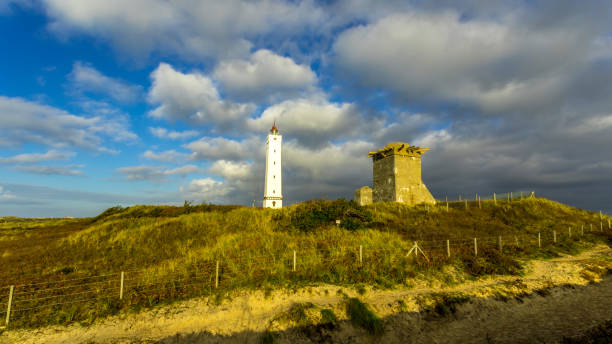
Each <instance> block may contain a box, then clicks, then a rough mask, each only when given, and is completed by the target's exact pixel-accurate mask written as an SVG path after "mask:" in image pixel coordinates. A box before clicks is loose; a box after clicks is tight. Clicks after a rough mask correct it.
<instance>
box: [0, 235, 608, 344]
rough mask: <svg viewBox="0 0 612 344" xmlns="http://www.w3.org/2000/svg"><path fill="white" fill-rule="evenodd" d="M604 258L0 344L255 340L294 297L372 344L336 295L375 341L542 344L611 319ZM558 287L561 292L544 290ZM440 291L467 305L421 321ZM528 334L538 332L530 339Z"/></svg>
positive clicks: (315, 290)
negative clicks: (360, 309)
mask: <svg viewBox="0 0 612 344" xmlns="http://www.w3.org/2000/svg"><path fill="white" fill-rule="evenodd" d="M610 257H612V250H611V249H610V248H609V247H607V246H604V245H601V246H597V247H595V248H593V249H591V250H588V251H585V252H583V253H582V254H580V255H579V256H565V257H560V258H556V259H552V260H536V261H531V262H529V263H528V265H527V273H526V275H525V276H522V277H510V276H508V277H506V276H504V277H492V278H484V279H480V280H477V281H464V282H463V283H460V284H457V285H455V286H452V287H443V286H439V285H435V283H434V284H433V285H432V283H431V282H429V283H428V282H424V281H421V282H418V283H417V284H416V285H415V287H414V288H411V289H399V290H368V291H367V293H366V294H365V295H358V294H357V292H356V291H354V290H351V289H347V288H341V287H338V286H331V285H323V286H318V287H312V288H304V289H302V290H299V291H297V292H293V291H276V292H273V293H272V294H271V295H267V296H266V295H265V294H264V292H263V291H250V292H241V293H237V294H235V295H233V296H232V299H231V301H226V302H223V303H222V304H220V305H215V304H214V303H213V302H212V301H211V300H209V299H207V298H200V299H192V300H188V301H185V302H180V303H176V304H173V305H170V306H165V307H162V308H158V309H154V310H150V311H146V312H142V313H139V314H124V315H120V316H115V317H109V318H107V319H105V320H102V321H100V322H98V323H96V324H94V325H91V326H89V327H82V326H80V325H71V326H68V327H59V326H53V327H46V328H41V329H37V330H13V331H8V332H5V333H3V334H2V335H0V343H151V342H160V341H161V342H165V343H166V342H167V343H220V342H223V343H226V342H227V343H251V342H252V343H257V342H258V341H259V337H260V335H261V333H263V332H264V331H266V330H269V329H270V328H271V324H272V320H273V319H274V317H275V316H277V315H278V314H279V313H281V312H283V311H286V310H287V309H289V307H290V306H291V305H292V304H294V303H304V302H310V303H313V304H314V305H316V306H319V307H326V308H330V309H332V310H333V311H334V313H335V314H336V315H338V318H339V320H340V323H339V325H338V326H337V327H336V329H334V331H332V332H330V333H327V332H326V333H325V335H324V336H323V337H324V339H325V340H323V341H329V342H340V343H367V342H372V341H374V342H376V341H378V340H376V339H374V338H370V337H369V336H367V335H366V334H365V332H363V330H360V329H355V328H353V327H352V326H351V325H350V324H349V323H348V322H346V321H345V320H346V318H347V317H346V314H345V313H344V307H343V306H342V305H343V301H344V299H345V298H346V296H351V297H353V296H358V297H360V298H361V299H362V300H363V301H364V302H366V303H368V304H369V305H370V306H371V307H372V308H373V309H374V311H375V312H376V313H377V314H378V315H379V316H380V317H383V318H384V319H385V323H386V324H387V331H386V332H385V334H384V335H383V338H380V342H385V343H386V342H389V343H393V342H397V343H406V342H414V343H436V342H440V343H441V342H444V343H446V342H456V343H461V342H466V341H467V342H483V343H486V342H493V343H498V342H499V343H504V342H513V343H514V342H526V343H527V342H548V340H549V339H550V338H560V336H562V335H574V334H575V333H574V332H575V331H573V330H572V329H571V328H568V326H570V325H568V324H574V325H575V326H574V327H575V328H576V329H577V330H585V329H586V328H587V327H590V326H594V325H597V324H598V323H601V322H603V321H605V320H607V319H612V311H610V309H612V278H610V277H603V279H602V276H600V275H601V273H598V271H600V270H598V269H592V268H591V267H592V265H593V264H600V265H601V264H603V265H606V268H607V269H611V270H612V264H611V263H610ZM604 271H605V269H604ZM449 273H450V272H449ZM592 282H596V283H592ZM590 283H591V284H590ZM563 285H567V286H571V288H568V287H557V288H554V287H555V286H563ZM572 288H574V289H572ZM339 290H342V292H339ZM542 290H552V292H551V295H549V296H546V297H541V296H534V297H525V295H526V294H533V293H534V292H541V291H542ZM440 292H445V293H448V292H460V293H462V294H464V295H468V296H470V297H471V301H470V302H469V303H468V304H465V305H463V306H461V307H460V308H459V311H458V312H457V313H456V314H455V315H453V316H451V317H446V318H434V319H429V318H426V317H425V316H424V315H423V314H422V311H423V309H422V307H421V306H419V302H417V299H418V298H422V297H424V296H427V295H428V294H431V293H440ZM517 295H521V301H516V300H514V297H515V296H517ZM508 299H511V300H510V301H507V300H508ZM500 300H505V301H500ZM538 319H539V320H538ZM536 325H537V326H539V327H534V326H536ZM274 326H275V327H274V328H273V329H274V330H275V331H278V333H280V336H279V338H278V341H279V342H292V343H301V342H304V343H307V342H310V339H309V338H308V337H304V335H303V333H301V332H299V331H298V332H295V330H293V329H291V328H290V325H287V326H286V327H283V326H280V327H279V325H278V324H275V325H274ZM294 332H295V333H294ZM324 332H325V330H324ZM533 333H540V334H541V336H543V337H544V338H536V337H535V336H534V334H533ZM509 334H514V337H512V336H509ZM318 335H322V334H321V333H319V334H318ZM517 336H518V337H517ZM323 337H322V338H323Z"/></svg>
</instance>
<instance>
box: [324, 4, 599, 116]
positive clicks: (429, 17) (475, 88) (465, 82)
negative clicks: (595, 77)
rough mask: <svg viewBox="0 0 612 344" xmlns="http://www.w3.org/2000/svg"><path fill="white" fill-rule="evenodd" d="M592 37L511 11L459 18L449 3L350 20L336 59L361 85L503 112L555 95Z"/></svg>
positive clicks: (401, 95)
mask: <svg viewBox="0 0 612 344" xmlns="http://www.w3.org/2000/svg"><path fill="white" fill-rule="evenodd" d="M509 18H512V17H509ZM590 44H591V43H590V42H589V40H588V39H585V37H584V35H583V33H582V32H580V31H579V30H575V31H572V30H571V29H569V30H560V29H557V30H545V29H542V30H539V31H533V30H530V29H529V28H528V27H526V26H520V23H517V22H515V21H513V20H512V19H508V18H503V20H502V21H498V22H495V21H490V20H483V19H474V20H462V19H461V17H460V15H459V14H458V13H457V12H453V11H447V12H443V13H419V12H409V13H403V14H396V15H392V16H388V17H385V18H383V19H381V20H380V21H378V22H376V23H372V24H369V25H364V26H358V27H355V28H351V29H349V30H347V31H345V32H343V33H342V34H340V36H339V37H338V39H337V41H336V43H335V45H334V49H333V50H334V52H335V54H336V66H337V67H338V68H339V69H340V70H342V71H343V72H345V73H347V75H350V76H351V77H352V78H355V79H356V80H357V83H358V84H359V85H362V86H366V87H371V88H375V89H382V90H387V91H391V92H392V93H393V94H394V95H395V96H396V97H397V98H401V99H404V100H407V101H423V100H429V101H452V102H459V103H461V104H470V105H476V106H478V107H480V108H482V109H483V110H484V111H486V112H498V111H508V110H512V111H517V110H520V109H528V108H533V107H539V106H543V105H545V104H548V103H550V102H552V101H553V100H554V99H555V97H557V96H559V94H561V92H562V91H563V90H564V87H565V85H566V84H567V82H568V79H569V78H570V75H571V72H573V71H574V70H576V66H577V65H580V64H582V63H583V62H584V60H585V59H586V57H584V56H583V54H582V51H583V50H586V48H587V47H588V46H589V45H590ZM568 71H569V72H568ZM568 73H569V74H568Z"/></svg>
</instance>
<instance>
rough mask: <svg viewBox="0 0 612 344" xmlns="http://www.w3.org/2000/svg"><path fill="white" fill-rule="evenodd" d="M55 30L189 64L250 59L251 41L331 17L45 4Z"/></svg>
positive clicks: (155, 2)
mask: <svg viewBox="0 0 612 344" xmlns="http://www.w3.org/2000/svg"><path fill="white" fill-rule="evenodd" d="M43 4H44V5H45V7H46V10H47V15H48V16H49V17H50V22H51V23H50V24H49V28H50V30H51V31H53V32H56V33H57V34H59V35H63V36H64V35H69V34H72V33H73V32H76V33H83V32H84V33H87V34H90V35H93V36H96V37H100V38H102V39H104V40H110V41H111V42H112V43H114V45H116V46H118V47H119V49H120V50H121V51H123V52H127V53H130V54H132V55H136V56H137V55H142V54H147V53H150V52H152V51H161V52H165V53H168V52H169V53H172V54H176V55H179V56H182V57H186V58H188V59H193V60H201V58H202V57H211V56H212V57H244V56H248V54H249V52H250V50H251V47H252V44H251V43H250V42H249V40H248V38H249V37H255V36H257V35H265V34H270V33H274V34H277V35H278V34H280V35H288V34H290V33H292V32H295V31H297V30H299V29H302V28H304V27H306V26H314V25H318V24H319V23H321V22H323V21H324V18H325V17H327V15H326V14H325V12H324V10H323V9H320V8H317V7H316V6H315V4H314V2H312V1H302V2H298V3H294V2H286V1H282V0H263V1H241V0H225V1H217V0H206V1H199V0H198V1H194V0H187V1H172V2H168V1H165V0H131V1H128V2H126V1H120V0H107V1H80V0H45V1H43Z"/></svg>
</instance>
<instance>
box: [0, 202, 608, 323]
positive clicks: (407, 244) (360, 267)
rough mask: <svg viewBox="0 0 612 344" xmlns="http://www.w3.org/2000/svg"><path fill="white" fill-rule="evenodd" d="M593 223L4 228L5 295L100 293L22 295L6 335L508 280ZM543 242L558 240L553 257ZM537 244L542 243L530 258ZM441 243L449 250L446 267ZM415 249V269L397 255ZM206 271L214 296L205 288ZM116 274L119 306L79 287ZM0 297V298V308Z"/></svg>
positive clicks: (190, 217)
mask: <svg viewBox="0 0 612 344" xmlns="http://www.w3.org/2000/svg"><path fill="white" fill-rule="evenodd" d="M336 220H340V222H339V223H337V221H336ZM599 220H600V219H599V215H598V214H595V213H593V212H588V211H584V210H580V209H576V208H572V207H569V206H565V205H562V204H559V203H556V202H552V201H549V200H545V199H523V200H518V201H513V202H506V201H504V202H502V201H498V202H497V205H495V204H494V203H493V201H483V202H482V204H481V207H479V206H478V203H477V202H471V203H468V207H467V209H466V207H465V203H463V202H461V203H459V202H456V203H451V204H450V205H449V209H448V211H447V207H446V204H445V203H444V202H442V203H441V204H438V205H437V206H431V205H429V206H427V205H420V206H416V207H409V206H405V205H403V204H400V203H376V204H373V205H370V206H366V207H362V206H359V205H357V204H356V203H355V202H352V201H350V202H349V201H345V200H336V201H323V200H317V201H310V202H305V203H300V204H296V205H293V206H290V207H286V208H283V209H281V210H271V209H261V208H249V207H240V206H219V205H211V204H202V205H192V204H190V203H189V202H185V204H184V205H183V206H178V207H173V206H133V207H127V208H123V207H114V208H110V209H107V210H106V211H104V212H103V213H101V214H100V215H98V216H97V217H94V218H87V219H31V220H30V219H19V218H3V219H2V220H0V259H1V262H2V264H1V265H0V280H1V281H4V285H5V286H6V285H9V284H13V285H17V286H18V287H17V290H18V291H19V290H20V289H19V288H22V289H23V288H25V287H21V286H24V285H30V284H32V283H40V284H37V286H38V287H37V288H38V289H41V290H42V289H44V288H49V287H52V286H53V285H52V284H51V283H55V285H61V283H63V282H58V281H72V280H78V279H80V278H82V279H83V280H82V281H83V283H86V282H87V283H90V284H91V285H96V284H95V283H100V285H104V286H106V287H107V289H104V288H102V287H100V295H110V296H108V297H100V298H99V299H97V300H94V301H91V302H90V303H86V304H83V303H73V304H62V305H57V306H53V307H45V308H40V309H35V310H32V311H30V312H31V313H27V314H26V313H25V312H22V313H21V314H20V312H19V308H20V307H21V308H22V309H24V308H28V307H29V308H33V307H37V306H38V305H39V302H40V301H32V302H30V303H28V302H26V301H23V302H22V303H21V304H19V302H20V297H21V298H25V297H26V296H27V295H23V296H20V295H17V296H16V300H17V306H16V313H15V316H14V320H13V321H12V322H13V324H14V325H13V326H39V325H42V324H50V323H69V322H74V321H79V322H83V323H90V322H91V321H93V320H94V319H95V318H97V317H100V316H105V315H108V314H113V313H116V312H119V311H121V310H137V309H139V308H141V307H149V306H152V305H156V304H160V303H163V302H170V301H172V300H178V299H182V298H187V297H191V296H196V295H217V297H222V295H223V293H225V292H228V291H230V290H232V289H237V288H245V287H246V288H264V289H269V288H275V287H296V286H300V285H306V284H312V283H331V284H338V285H353V284H358V283H364V284H368V285H373V286H375V287H392V286H395V285H406V286H410V285H411V284H412V282H411V281H412V279H413V278H415V277H420V278H426V279H427V278H434V279H440V280H442V281H449V282H452V281H451V280H452V278H450V277H449V276H447V275H445V273H444V272H443V267H444V266H445V265H449V264H450V265H452V266H454V268H455V270H457V271H461V272H462V273H466V274H469V275H472V276H481V275H487V274H519V273H521V264H520V263H519V262H518V261H517V258H521V257H533V256H540V257H541V256H544V257H546V256H554V255H557V254H558V253H560V252H570V253H571V252H576V251H577V250H579V249H580V248H581V247H584V246H585V245H589V243H590V242H595V241H598V240H599V241H600V240H602V238H603V237H604V235H608V236H609V234H605V233H601V234H600V233H599V232H596V233H593V234H591V233H590V232H589V230H590V224H593V225H595V226H596V229H599ZM581 224H585V225H586V226H587V227H585V236H584V237H580V240H578V235H577V234H578V229H577V228H578V227H577V226H580V225H581ZM606 224H607V223H606ZM568 226H573V227H574V228H575V235H574V236H573V237H569V236H568V235H562V232H563V233H565V231H567V228H568ZM553 230H556V231H558V233H559V234H558V235H559V240H558V242H557V243H556V244H555V245H553V243H552V234H551V233H552V231H553ZM537 233H542V238H543V239H542V248H541V249H539V248H538V247H537ZM498 235H503V236H504V238H505V239H504V240H508V238H513V237H514V239H515V240H516V244H515V241H514V240H512V241H510V242H506V243H505V244H504V249H503V251H502V252H501V253H500V252H499V249H498V245H497V242H496V239H495V238H496V236H498ZM474 237H478V238H479V243H478V245H479V247H478V256H476V257H475V256H474V253H473V252H474V251H473V247H472V246H471V245H472V241H471V238H474ZM519 238H520V242H519ZM526 238H527V239H526ZM447 239H448V240H451V242H452V244H451V246H452V255H451V257H450V258H449V257H447V254H446V246H445V245H446V240H447ZM415 240H416V241H419V243H420V244H419V245H420V247H422V249H423V250H424V251H425V252H426V255H427V256H426V258H425V257H419V258H415V257H414V256H407V255H406V253H407V252H408V251H409V250H410V248H411V247H412V245H413V243H414V241H415ZM605 240H610V239H609V238H607V239H605ZM360 246H361V247H362V249H363V251H362V259H363V261H362V262H360V261H359V247H360ZM294 251H295V252H296V265H297V268H296V271H293V252H294ZM217 261H219V274H220V280H219V284H220V288H219V289H215V288H214V284H215V273H216V262H217ZM135 270H137V271H135ZM119 271H126V292H125V297H124V299H123V300H121V301H120V300H118V299H117V296H116V291H117V289H118V276H116V275H113V276H111V277H108V279H112V281H113V282H112V283H114V284H109V285H105V284H103V283H102V282H99V281H101V280H95V279H91V278H89V276H94V275H107V274H109V273H118V272H119ZM105 278H106V277H105ZM79 281H81V280H79ZM104 281H106V279H104ZM58 283H59V284H58ZM79 283H80V282H79ZM91 285H88V286H83V287H80V285H76V286H75V287H74V288H72V287H71V289H69V290H70V292H71V293H78V292H80V291H83V293H85V291H90V290H93V289H92V288H93V287H92V286H91ZM96 286H97V285H96ZM87 288H89V289H87ZM31 289H32V290H34V289H36V288H34V287H31ZM36 293H37V291H36V290H34V291H32V292H31V294H29V295H30V296H32V295H37V294H36ZM54 295H55V294H54ZM87 295H91V294H87ZM56 296H57V298H56V299H53V300H54V301H55V300H57V303H61V302H62V301H63V300H65V298H62V295H61V294H60V293H59V292H58V293H57V295H56ZM4 297H5V296H4V295H0V302H4V299H2V298H4ZM72 298H74V297H72ZM37 302H38V303H37ZM26 315H27V316H26Z"/></svg>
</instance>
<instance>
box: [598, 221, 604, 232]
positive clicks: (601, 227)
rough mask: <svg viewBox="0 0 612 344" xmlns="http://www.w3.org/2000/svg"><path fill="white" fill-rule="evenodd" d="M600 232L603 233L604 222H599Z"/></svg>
mask: <svg viewBox="0 0 612 344" xmlns="http://www.w3.org/2000/svg"><path fill="white" fill-rule="evenodd" d="M599 230H600V231H602V232H603V222H602V221H599Z"/></svg>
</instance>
